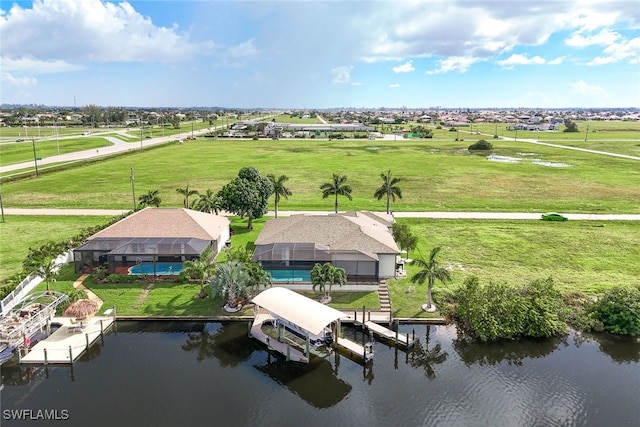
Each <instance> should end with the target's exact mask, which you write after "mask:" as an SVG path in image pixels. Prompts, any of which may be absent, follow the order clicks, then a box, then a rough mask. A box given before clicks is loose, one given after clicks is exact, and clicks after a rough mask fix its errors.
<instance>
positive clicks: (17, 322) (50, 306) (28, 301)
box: [0, 291, 69, 364]
mask: <svg viewBox="0 0 640 427" xmlns="http://www.w3.org/2000/svg"><path fill="white" fill-rule="evenodd" d="M68 298H69V297H68V296H67V295H66V294H63V293H61V292H55V291H48V292H47V291H44V292H41V293H39V294H34V295H30V296H28V297H27V298H25V299H24V300H23V301H22V302H21V303H20V304H18V305H17V306H16V307H14V308H13V309H12V310H11V311H10V312H9V313H7V314H5V315H4V316H2V317H0V364H1V363H4V362H6V361H7V360H8V359H10V358H11V357H12V356H13V352H14V351H15V350H16V349H21V348H23V347H29V346H30V345H31V338H32V337H33V336H34V335H35V334H37V333H38V332H43V331H45V330H46V331H47V333H49V330H50V328H51V319H53V316H54V315H55V313H56V308H57V307H58V306H59V305H60V304H62V303H63V302H64V301H66V300H67V299H68Z"/></svg>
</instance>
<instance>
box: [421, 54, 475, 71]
mask: <svg viewBox="0 0 640 427" xmlns="http://www.w3.org/2000/svg"><path fill="white" fill-rule="evenodd" d="M478 61H480V58H471V57H463V56H452V57H450V58H446V59H441V60H439V61H438V63H439V65H440V68H438V69H436V70H431V71H427V74H442V73H448V72H449V71H458V72H460V73H466V72H467V70H468V69H469V67H470V66H471V65H472V64H474V63H476V62H478Z"/></svg>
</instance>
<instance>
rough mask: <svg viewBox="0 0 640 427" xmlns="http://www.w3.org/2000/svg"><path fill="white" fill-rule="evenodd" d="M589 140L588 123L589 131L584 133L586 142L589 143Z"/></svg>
mask: <svg viewBox="0 0 640 427" xmlns="http://www.w3.org/2000/svg"><path fill="white" fill-rule="evenodd" d="M587 138H589V123H587V131H586V132H585V133H584V142H587Z"/></svg>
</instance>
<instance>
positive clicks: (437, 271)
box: [411, 246, 451, 312]
mask: <svg viewBox="0 0 640 427" xmlns="http://www.w3.org/2000/svg"><path fill="white" fill-rule="evenodd" d="M439 252H440V247H439V246H437V247H435V248H433V249H431V253H430V254H429V259H427V260H426V261H425V260H423V259H415V260H413V261H412V262H411V263H412V264H414V265H417V266H418V267H419V268H420V271H418V272H417V273H416V274H414V275H413V277H412V278H411V281H412V282H413V283H419V284H423V283H424V282H425V280H428V287H427V303H426V304H424V305H423V306H422V309H423V310H424V311H429V312H431V311H435V310H436V307H435V305H433V304H432V303H431V290H432V289H433V283H434V282H435V281H436V280H439V281H441V282H442V283H445V282H448V281H449V280H451V275H450V274H449V270H447V269H446V268H444V267H440V264H439V263H438V260H437V259H436V257H437V256H438V253H439Z"/></svg>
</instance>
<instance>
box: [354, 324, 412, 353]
mask: <svg viewBox="0 0 640 427" xmlns="http://www.w3.org/2000/svg"><path fill="white" fill-rule="evenodd" d="M364 326H365V327H366V328H367V329H369V330H370V331H371V332H373V333H374V334H375V335H377V336H379V337H382V338H385V339H387V340H390V341H393V342H394V343H396V344H398V345H402V346H404V347H407V348H409V347H411V346H412V345H413V344H415V342H416V339H415V338H411V337H409V335H408V334H402V333H400V332H397V331H392V330H391V329H387V328H385V327H384V326H381V325H378V324H377V323H374V322H372V321H368V322H365V323H364Z"/></svg>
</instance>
